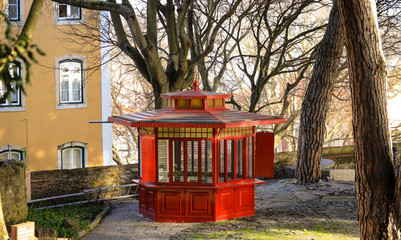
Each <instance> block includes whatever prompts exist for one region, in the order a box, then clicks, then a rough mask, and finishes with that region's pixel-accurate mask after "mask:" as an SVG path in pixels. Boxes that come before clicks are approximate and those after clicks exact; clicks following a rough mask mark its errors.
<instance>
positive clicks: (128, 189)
mask: <svg viewBox="0 0 401 240" xmlns="http://www.w3.org/2000/svg"><path fill="white" fill-rule="evenodd" d="M136 196H138V185H137V184H127V185H120V186H113V187H104V188H95V189H89V190H83V191H82V192H80V193H73V194H66V195H61V196H55V197H48V198H41V199H35V200H30V201H28V205H29V206H30V207H35V208H39V209H43V208H54V207H62V206H66V205H74V204H81V203H90V202H102V201H106V200H114V199H122V198H129V197H136Z"/></svg>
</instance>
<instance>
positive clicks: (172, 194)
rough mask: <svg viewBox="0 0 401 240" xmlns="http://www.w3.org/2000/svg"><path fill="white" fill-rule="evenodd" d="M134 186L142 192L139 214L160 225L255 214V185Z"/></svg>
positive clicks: (258, 182)
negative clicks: (162, 223) (161, 223)
mask: <svg viewBox="0 0 401 240" xmlns="http://www.w3.org/2000/svg"><path fill="white" fill-rule="evenodd" d="M133 182H135V183H138V184H139V185H140V188H139V212H140V213H141V214H143V215H144V216H145V217H148V218H149V219H151V220H153V221H157V222H214V221H221V220H226V219H231V218H237V217H244V216H251V215H253V214H255V210H254V208H255V198H254V194H255V184H261V183H263V181H253V182H248V183H244V184H233V185H226V186H198V187H196V188H195V189H193V187H191V186H160V185H156V184H154V183H149V182H148V183H142V182H141V181H140V180H134V181H133Z"/></svg>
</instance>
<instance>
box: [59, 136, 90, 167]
mask: <svg viewBox="0 0 401 240" xmlns="http://www.w3.org/2000/svg"><path fill="white" fill-rule="evenodd" d="M68 149H80V150H81V151H82V152H81V153H82V155H81V156H82V159H81V168H85V167H87V166H88V144H87V143H83V142H77V141H72V142H68V143H64V144H61V145H59V146H58V147H57V159H58V169H67V168H63V160H65V159H63V151H64V150H68ZM70 156H71V159H70V168H68V169H73V168H72V161H71V160H72V157H73V155H72V154H71V155H70Z"/></svg>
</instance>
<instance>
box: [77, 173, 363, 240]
mask: <svg viewBox="0 0 401 240" xmlns="http://www.w3.org/2000/svg"><path fill="white" fill-rule="evenodd" d="M255 195H256V197H255V209H256V214H255V216H251V217H244V218H239V219H232V220H228V221H222V222H217V223H200V224H195V223H184V224H183V223H154V222H150V221H149V220H148V219H146V218H144V217H142V216H141V215H139V214H138V200H135V199H127V200H124V201H118V202H111V207H112V210H111V212H110V214H109V215H108V216H106V217H105V218H104V219H103V220H102V222H101V223H100V224H99V225H98V226H97V227H96V228H95V229H94V230H93V231H92V232H90V233H89V234H88V235H86V236H84V237H83V238H81V239H84V240H92V239H93V240H94V239H96V240H101V239H138V240H141V239H172V240H175V239H321V238H324V239H358V223H357V201H356V198H355V183H354V182H320V183H317V184H311V185H298V184H295V183H294V180H292V179H285V180H268V181H267V183H266V184H262V185H259V186H258V187H257V188H256V194H255Z"/></svg>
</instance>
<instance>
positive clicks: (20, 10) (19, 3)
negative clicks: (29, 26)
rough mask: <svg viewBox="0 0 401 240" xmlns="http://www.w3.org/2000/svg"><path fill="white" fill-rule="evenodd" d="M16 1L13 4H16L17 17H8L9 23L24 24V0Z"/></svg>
mask: <svg viewBox="0 0 401 240" xmlns="http://www.w3.org/2000/svg"><path fill="white" fill-rule="evenodd" d="M16 1H17V3H16V4H15V5H16V6H17V15H18V18H16V19H12V18H9V19H10V21H11V25H16V26H22V25H24V0H16ZM6 16H8V1H7V7H6Z"/></svg>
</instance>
